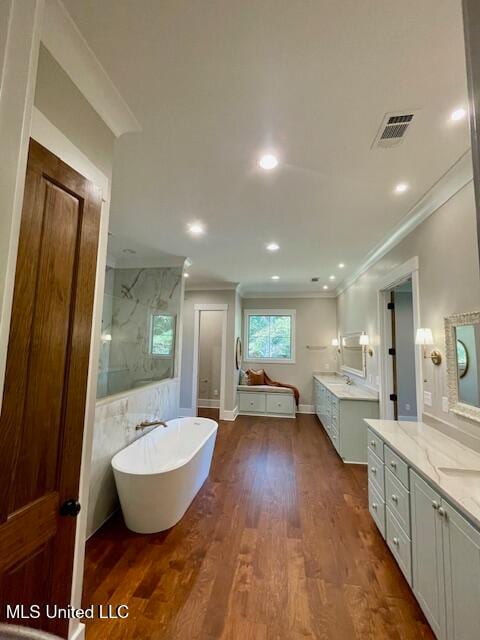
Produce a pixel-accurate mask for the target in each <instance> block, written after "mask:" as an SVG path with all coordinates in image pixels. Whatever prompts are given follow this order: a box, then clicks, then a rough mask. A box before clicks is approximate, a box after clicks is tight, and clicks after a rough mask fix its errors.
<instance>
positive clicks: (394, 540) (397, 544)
mask: <svg viewBox="0 0 480 640" xmlns="http://www.w3.org/2000/svg"><path fill="white" fill-rule="evenodd" d="M393 544H394V545H395V546H396V547H398V546H399V545H400V540H399V539H398V538H394V539H393Z"/></svg>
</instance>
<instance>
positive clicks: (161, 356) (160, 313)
mask: <svg viewBox="0 0 480 640" xmlns="http://www.w3.org/2000/svg"><path fill="white" fill-rule="evenodd" d="M157 316H167V317H169V318H172V320H173V339H172V350H171V353H170V355H165V354H161V353H153V325H154V318H155V317H157ZM176 334H177V316H176V314H175V313H168V312H167V313H165V312H163V311H154V312H153V313H151V314H150V337H149V341H148V354H149V356H150V357H151V358H159V359H163V360H173V359H174V358H175V346H176Z"/></svg>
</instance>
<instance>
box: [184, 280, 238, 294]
mask: <svg viewBox="0 0 480 640" xmlns="http://www.w3.org/2000/svg"><path fill="white" fill-rule="evenodd" d="M237 288H238V282H198V283H196V282H188V283H187V282H186V283H185V292H186V293H188V292H189V291H236V290H237Z"/></svg>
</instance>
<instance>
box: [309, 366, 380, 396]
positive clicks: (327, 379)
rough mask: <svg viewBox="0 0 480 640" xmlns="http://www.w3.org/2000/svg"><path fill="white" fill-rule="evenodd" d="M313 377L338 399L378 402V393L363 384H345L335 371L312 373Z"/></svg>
mask: <svg viewBox="0 0 480 640" xmlns="http://www.w3.org/2000/svg"><path fill="white" fill-rule="evenodd" d="M313 377H314V378H315V379H316V380H318V381H319V382H321V383H322V384H323V385H324V386H325V387H326V388H327V389H328V390H329V391H330V392H331V393H333V395H334V396H336V397H337V398H338V399H339V400H368V401H370V402H378V393H377V392H376V391H373V390H372V389H368V388H367V387H364V386H363V385H360V384H356V383H355V382H354V383H353V384H346V383H345V381H344V380H343V376H341V375H339V374H337V373H314V374H313Z"/></svg>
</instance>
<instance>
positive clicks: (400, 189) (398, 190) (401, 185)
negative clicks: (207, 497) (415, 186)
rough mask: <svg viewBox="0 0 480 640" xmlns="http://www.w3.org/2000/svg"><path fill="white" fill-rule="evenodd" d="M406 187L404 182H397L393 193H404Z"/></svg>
mask: <svg viewBox="0 0 480 640" xmlns="http://www.w3.org/2000/svg"><path fill="white" fill-rule="evenodd" d="M407 189H408V184H407V183H406V182H399V183H398V184H397V186H396V187H395V193H405V191H407Z"/></svg>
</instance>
